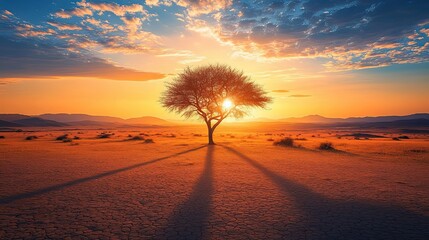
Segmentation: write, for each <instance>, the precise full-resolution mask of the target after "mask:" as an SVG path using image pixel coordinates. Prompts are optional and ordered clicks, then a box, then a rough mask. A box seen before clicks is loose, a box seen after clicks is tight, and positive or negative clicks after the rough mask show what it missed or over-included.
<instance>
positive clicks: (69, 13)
mask: <svg viewBox="0 0 429 240" xmlns="http://www.w3.org/2000/svg"><path fill="white" fill-rule="evenodd" d="M86 15H89V16H92V11H91V10H90V9H88V8H75V9H72V10H61V11H59V12H56V13H55V14H54V16H55V17H59V18H71V17H73V16H77V17H84V16H86Z"/></svg>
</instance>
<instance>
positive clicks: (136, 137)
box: [129, 135, 144, 141]
mask: <svg viewBox="0 0 429 240" xmlns="http://www.w3.org/2000/svg"><path fill="white" fill-rule="evenodd" d="M129 140H132V141H139V140H144V137H142V136H138V135H137V136H134V137H131V138H130V139H129Z"/></svg>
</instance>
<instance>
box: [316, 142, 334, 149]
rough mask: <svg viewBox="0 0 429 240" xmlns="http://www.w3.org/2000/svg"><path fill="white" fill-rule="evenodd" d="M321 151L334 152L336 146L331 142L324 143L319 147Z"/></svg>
mask: <svg viewBox="0 0 429 240" xmlns="http://www.w3.org/2000/svg"><path fill="white" fill-rule="evenodd" d="M319 149H320V150H334V149H335V148H334V145H333V144H332V143H331V142H322V143H320V145H319Z"/></svg>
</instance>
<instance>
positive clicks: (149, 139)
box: [144, 138, 155, 143]
mask: <svg viewBox="0 0 429 240" xmlns="http://www.w3.org/2000/svg"><path fill="white" fill-rule="evenodd" d="M144 143H155V142H154V141H153V139H152V138H148V139H145V140H144Z"/></svg>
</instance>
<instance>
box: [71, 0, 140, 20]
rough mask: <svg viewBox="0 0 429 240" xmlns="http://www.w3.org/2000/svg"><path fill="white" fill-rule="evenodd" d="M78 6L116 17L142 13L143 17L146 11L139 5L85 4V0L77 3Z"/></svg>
mask: <svg viewBox="0 0 429 240" xmlns="http://www.w3.org/2000/svg"><path fill="white" fill-rule="evenodd" d="M77 5H78V6H80V7H85V8H90V9H92V10H94V11H97V12H100V13H104V12H111V13H113V14H115V15H116V16H121V17H122V16H125V14H135V13H142V14H143V15H147V12H146V10H144V8H143V6H142V5H140V4H131V5H119V4H117V3H92V2H86V1H85V0H83V1H81V2H78V3H77Z"/></svg>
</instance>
